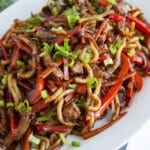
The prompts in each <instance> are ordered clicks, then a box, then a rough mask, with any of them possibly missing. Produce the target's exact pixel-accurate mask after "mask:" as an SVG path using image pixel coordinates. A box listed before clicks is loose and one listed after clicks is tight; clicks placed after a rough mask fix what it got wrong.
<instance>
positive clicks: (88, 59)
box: [84, 53, 91, 64]
mask: <svg viewBox="0 0 150 150" xmlns="http://www.w3.org/2000/svg"><path fill="white" fill-rule="evenodd" d="M90 60H91V54H90V53H86V55H85V58H84V63H86V64H87V63H89V62H90Z"/></svg>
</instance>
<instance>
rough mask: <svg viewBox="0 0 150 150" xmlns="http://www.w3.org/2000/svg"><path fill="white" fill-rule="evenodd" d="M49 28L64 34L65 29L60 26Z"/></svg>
mask: <svg viewBox="0 0 150 150" xmlns="http://www.w3.org/2000/svg"><path fill="white" fill-rule="evenodd" d="M51 30H52V31H53V32H56V33H57V34H66V31H65V30H64V29H63V28H62V27H58V28H55V27H53V28H52V29H51Z"/></svg>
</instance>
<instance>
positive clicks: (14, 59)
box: [10, 46, 20, 68]
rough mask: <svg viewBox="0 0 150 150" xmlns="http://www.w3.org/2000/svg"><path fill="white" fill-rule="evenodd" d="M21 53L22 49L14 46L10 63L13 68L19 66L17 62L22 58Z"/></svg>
mask: <svg viewBox="0 0 150 150" xmlns="http://www.w3.org/2000/svg"><path fill="white" fill-rule="evenodd" d="M19 51H20V48H19V47H17V46H14V49H13V53H12V58H11V63H10V66H11V68H15V67H16V65H17V64H16V62H17V60H18V59H19V57H20V54H19Z"/></svg>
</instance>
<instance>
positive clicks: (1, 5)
mask: <svg viewBox="0 0 150 150" xmlns="http://www.w3.org/2000/svg"><path fill="white" fill-rule="evenodd" d="M14 1H15V0H0V12H1V11H2V10H4V9H5V8H7V7H8V6H9V5H11V4H12V3H13V2H14Z"/></svg>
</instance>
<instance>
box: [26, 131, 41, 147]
mask: <svg viewBox="0 0 150 150" xmlns="http://www.w3.org/2000/svg"><path fill="white" fill-rule="evenodd" d="M29 141H30V142H31V143H34V144H36V145H39V144H40V141H41V140H40V139H38V138H37V137H35V136H34V135H33V134H30V136H29Z"/></svg>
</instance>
